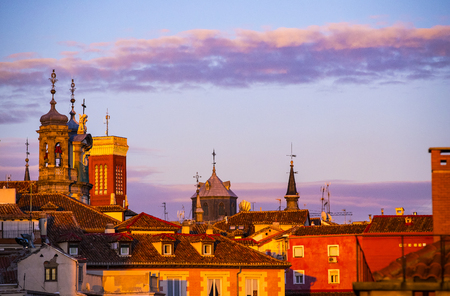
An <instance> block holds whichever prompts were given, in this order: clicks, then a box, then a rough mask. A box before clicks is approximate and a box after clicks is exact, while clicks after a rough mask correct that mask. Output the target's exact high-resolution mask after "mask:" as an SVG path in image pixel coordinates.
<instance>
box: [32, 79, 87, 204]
mask: <svg viewBox="0 0 450 296" xmlns="http://www.w3.org/2000/svg"><path fill="white" fill-rule="evenodd" d="M49 80H50V82H51V83H52V89H51V91H50V93H51V94H52V100H51V101H50V111H49V112H48V113H47V114H45V115H42V116H41V119H40V121H41V126H40V127H39V130H38V131H37V133H38V134H39V180H38V185H39V191H40V192H47V193H63V194H66V195H69V196H71V197H73V198H75V199H77V200H81V201H83V202H85V203H89V189H90V187H91V185H90V184H89V182H88V181H89V178H88V176H87V172H88V170H87V155H86V154H87V152H88V150H89V149H90V147H91V146H92V138H91V135H90V134H86V126H85V122H86V121H87V115H84V114H83V117H81V116H80V118H82V127H80V128H79V129H78V130H77V134H74V133H73V131H72V130H70V129H69V123H68V118H67V116H65V115H62V114H60V113H59V112H58V111H56V107H55V105H56V101H55V93H56V90H55V83H56V82H57V81H58V79H56V73H55V70H53V73H52V75H51V78H50V79H49ZM72 84H73V85H72V90H74V86H75V84H74V83H73V82H72ZM72 98H73V92H72ZM72 104H73V103H72ZM72 111H73V106H72ZM71 113H72V112H71ZM73 113H74V111H73ZM71 115H72V114H71ZM73 115H74V114H73ZM72 119H73V116H72V118H71V121H72Z"/></svg>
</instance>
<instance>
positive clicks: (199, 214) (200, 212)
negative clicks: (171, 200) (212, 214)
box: [194, 172, 203, 222]
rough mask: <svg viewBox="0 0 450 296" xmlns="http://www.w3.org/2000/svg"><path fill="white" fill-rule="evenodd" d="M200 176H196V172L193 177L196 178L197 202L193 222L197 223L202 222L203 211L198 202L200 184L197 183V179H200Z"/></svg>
mask: <svg viewBox="0 0 450 296" xmlns="http://www.w3.org/2000/svg"><path fill="white" fill-rule="evenodd" d="M201 177H202V176H199V175H198V172H197V173H196V175H195V176H194V178H196V180H197V184H196V187H197V191H196V193H197V202H196V206H195V220H196V221H197V222H203V209H202V203H201V202H200V194H199V193H200V184H199V182H198V179H200V178H201Z"/></svg>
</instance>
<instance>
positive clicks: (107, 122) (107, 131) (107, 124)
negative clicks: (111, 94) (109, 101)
mask: <svg viewBox="0 0 450 296" xmlns="http://www.w3.org/2000/svg"><path fill="white" fill-rule="evenodd" d="M110 118H111V116H109V114H108V108H106V117H105V119H106V121H105V124H106V132H105V134H106V136H109V127H108V126H109V119H110Z"/></svg>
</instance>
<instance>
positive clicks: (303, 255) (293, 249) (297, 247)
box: [292, 245, 305, 258]
mask: <svg viewBox="0 0 450 296" xmlns="http://www.w3.org/2000/svg"><path fill="white" fill-rule="evenodd" d="M296 249H300V250H302V255H301V256H296V255H295V250H296ZM292 257H294V258H304V257H305V246H303V245H299V246H293V247H292Z"/></svg>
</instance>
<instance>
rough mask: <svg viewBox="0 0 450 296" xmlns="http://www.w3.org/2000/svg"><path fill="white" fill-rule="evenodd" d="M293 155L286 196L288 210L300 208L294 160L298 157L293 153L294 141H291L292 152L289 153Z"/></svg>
mask: <svg viewBox="0 0 450 296" xmlns="http://www.w3.org/2000/svg"><path fill="white" fill-rule="evenodd" d="M287 156H290V157H291V169H290V171H289V182H288V186H287V191H286V195H285V196H284V198H285V199H286V202H287V205H286V210H298V209H299V208H298V199H299V197H300V195H299V194H298V192H297V186H296V184H295V174H296V173H297V172H295V171H294V160H293V158H294V157H296V155H294V154H293V153H292V143H291V154H290V155H287Z"/></svg>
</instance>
